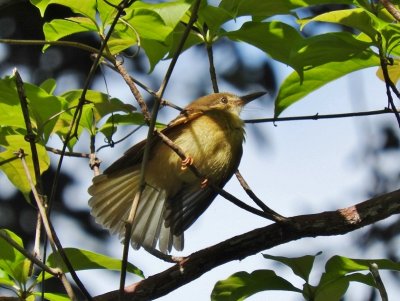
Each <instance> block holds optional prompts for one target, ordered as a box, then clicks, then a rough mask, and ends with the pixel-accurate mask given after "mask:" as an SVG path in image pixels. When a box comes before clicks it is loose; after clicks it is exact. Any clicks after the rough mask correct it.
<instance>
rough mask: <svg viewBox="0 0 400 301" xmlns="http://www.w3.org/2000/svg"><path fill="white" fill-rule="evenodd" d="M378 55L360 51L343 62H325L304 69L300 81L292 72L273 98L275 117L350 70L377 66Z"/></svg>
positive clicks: (378, 62)
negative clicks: (302, 77)
mask: <svg viewBox="0 0 400 301" xmlns="http://www.w3.org/2000/svg"><path fill="white" fill-rule="evenodd" d="M379 64H380V61H379V57H378V56H377V55H376V54H375V53H374V52H372V51H365V52H362V53H360V54H358V55H356V56H354V57H353V58H351V59H349V60H347V61H344V62H332V63H327V64H324V65H321V66H318V67H315V68H313V69H309V70H306V71H304V79H303V81H301V78H300V76H299V75H298V73H296V72H293V73H292V74H290V75H289V76H288V77H287V78H286V79H285V80H284V82H283V83H282V85H281V87H280V89H279V92H278V95H277V97H276V99H275V117H277V116H279V115H280V114H281V113H282V112H283V111H284V110H285V109H287V108H288V107H289V106H291V105H292V104H294V103H295V102H297V101H298V100H300V99H302V98H303V97H305V96H306V95H308V94H309V93H311V92H313V91H315V90H317V89H318V88H320V87H322V86H324V85H326V84H327V83H329V82H331V81H333V80H335V79H338V78H340V77H342V76H344V75H346V74H349V73H351V72H354V71H357V70H361V69H365V68H369V67H374V66H379Z"/></svg>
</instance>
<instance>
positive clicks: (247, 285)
mask: <svg viewBox="0 0 400 301" xmlns="http://www.w3.org/2000/svg"><path fill="white" fill-rule="evenodd" d="M265 290H284V291H292V292H298V293H301V290H300V289H298V288H296V287H294V286H293V285H292V284H291V283H290V282H288V281H287V280H285V279H283V278H282V277H279V276H278V275H276V274H275V272H274V271H271V270H257V271H254V272H252V273H251V274H249V273H247V272H238V273H235V274H233V275H231V276H230V277H228V278H227V279H225V280H221V281H218V282H217V283H216V284H215V286H214V289H213V291H212V293H211V300H213V301H228V300H229V301H231V300H232V301H233V300H235V301H236V300H238V301H239V300H244V299H246V298H247V297H249V296H251V295H253V294H255V293H258V292H261V291H265Z"/></svg>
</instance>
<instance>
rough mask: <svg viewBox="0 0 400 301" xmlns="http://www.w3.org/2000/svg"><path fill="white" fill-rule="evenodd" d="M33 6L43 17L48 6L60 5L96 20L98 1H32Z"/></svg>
mask: <svg viewBox="0 0 400 301" xmlns="http://www.w3.org/2000/svg"><path fill="white" fill-rule="evenodd" d="M30 1H31V3H32V4H33V5H35V6H36V7H37V8H38V9H39V11H40V14H41V16H42V17H43V16H44V13H45V11H46V9H47V6H48V5H50V4H60V5H64V6H67V7H69V8H71V9H72V10H73V11H74V12H76V13H79V14H82V15H84V16H86V17H89V18H91V19H92V20H95V18H96V9H95V8H96V0H85V1H82V0H30Z"/></svg>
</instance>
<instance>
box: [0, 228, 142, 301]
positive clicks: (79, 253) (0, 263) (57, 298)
mask: <svg viewBox="0 0 400 301" xmlns="http://www.w3.org/2000/svg"><path fill="white" fill-rule="evenodd" d="M0 231H1V232H2V234H4V235H6V236H7V237H9V239H11V240H12V241H14V242H15V243H16V244H17V245H18V246H20V247H21V248H24V245H23V242H22V240H21V238H20V237H18V236H17V235H16V234H15V233H13V232H11V231H10V230H3V229H0ZM64 251H65V254H66V255H67V256H68V257H69V258H70V259H71V261H72V262H74V270H75V271H82V270H89V269H107V270H114V271H119V270H120V268H121V260H119V259H115V258H110V257H108V256H105V255H102V254H98V253H94V252H91V251H86V250H78V249H74V248H66V249H64ZM58 262H62V261H61V260H60V258H59V254H57V253H53V254H50V256H49V258H48V261H47V265H48V266H49V267H57V268H61V270H62V271H63V272H65V273H68V272H69V271H68V269H67V268H66V267H65V265H61V266H60V265H59V264H58ZM127 271H128V272H129V273H132V274H135V275H137V276H140V277H143V273H142V271H140V270H139V269H138V268H137V267H135V266H134V265H132V264H130V263H129V264H128V268H127ZM52 277H54V275H51V274H49V273H43V272H42V273H41V274H39V275H38V274H32V271H31V263H30V260H29V259H28V258H26V257H25V255H24V254H22V253H21V252H19V251H18V250H17V249H15V248H14V247H12V246H11V245H10V244H9V243H8V242H7V241H6V240H4V238H2V237H0V284H1V285H2V286H4V287H7V288H9V289H10V290H12V291H14V292H15V293H16V294H17V295H18V296H19V297H21V298H22V299H24V300H33V299H32V298H33V295H38V296H40V295H41V293H40V291H36V287H37V285H38V284H39V283H41V282H42V281H43V280H46V279H49V278H52ZM46 299H47V300H50V301H52V300H54V301H61V300H69V299H68V298H67V296H66V295H63V294H59V293H49V292H47V293H46Z"/></svg>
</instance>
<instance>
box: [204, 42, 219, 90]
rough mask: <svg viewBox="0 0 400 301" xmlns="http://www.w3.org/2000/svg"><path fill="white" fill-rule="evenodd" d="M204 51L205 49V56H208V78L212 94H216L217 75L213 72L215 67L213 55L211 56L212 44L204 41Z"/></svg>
mask: <svg viewBox="0 0 400 301" xmlns="http://www.w3.org/2000/svg"><path fill="white" fill-rule="evenodd" d="M205 44H206V49H207V56H208V62H209V64H210V67H209V70H210V78H211V83H212V86H213V91H214V93H218V92H219V89H218V82H217V74H216V72H215V66H214V54H213V48H212V44H211V43H209V42H208V41H206V43H205Z"/></svg>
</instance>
